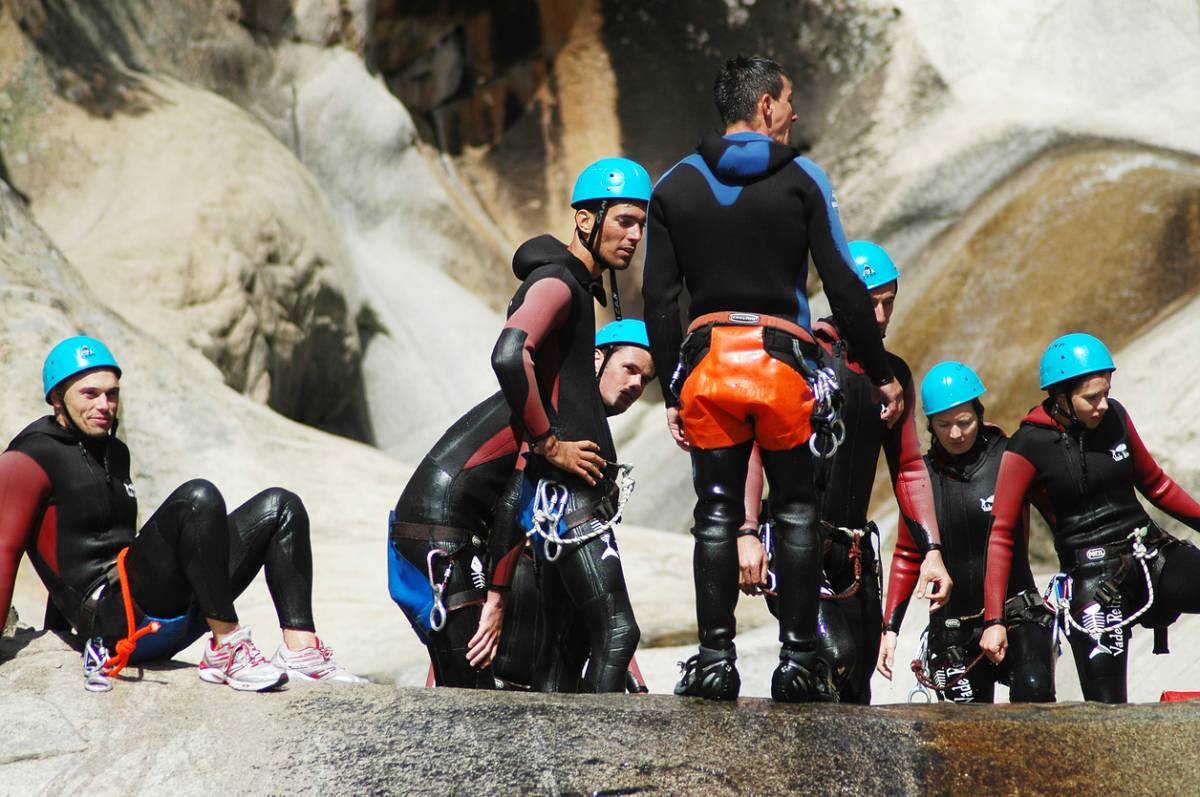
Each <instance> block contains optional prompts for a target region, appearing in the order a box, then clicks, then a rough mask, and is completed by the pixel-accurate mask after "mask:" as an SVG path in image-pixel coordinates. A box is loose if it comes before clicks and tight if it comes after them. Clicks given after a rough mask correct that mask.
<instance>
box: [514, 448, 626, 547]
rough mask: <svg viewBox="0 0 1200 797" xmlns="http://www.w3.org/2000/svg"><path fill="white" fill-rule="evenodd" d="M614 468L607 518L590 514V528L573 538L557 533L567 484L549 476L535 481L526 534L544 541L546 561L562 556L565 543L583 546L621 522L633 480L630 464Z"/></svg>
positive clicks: (566, 501)
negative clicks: (612, 504) (612, 506)
mask: <svg viewBox="0 0 1200 797" xmlns="http://www.w3.org/2000/svg"><path fill="white" fill-rule="evenodd" d="M616 467H617V475H616V478H615V479H614V480H613V481H615V482H616V485H617V506H616V508H615V509H614V510H613V512H612V514H611V515H610V516H609V517H608V519H607V520H601V519H600V518H598V517H594V516H593V517H592V518H591V519H590V525H591V527H592V529H591V531H588V532H586V533H584V534H580V535H578V536H575V537H563V536H561V535H560V534H559V528H560V526H561V525H563V518H564V516H565V515H566V511H567V505H568V504H570V502H571V491H570V490H568V489H567V487H566V485H564V484H561V483H559V482H556V481H553V480H551V479H541V480H539V481H538V485H537V491H536V492H535V494H534V497H533V526H532V527H531V528H530V529H529V530H528V531H527V532H526V533H525V535H526V537H528V538H530V539H532V540H534V541H536V538H538V537H540V538H541V539H542V540H543V550H544V551H545V554H546V561H548V562H554V561H557V560H558V558H559V557H560V556H562V553H563V550H564V549H565V548H566V546H568V545H583V544H584V543H585V542H589V541H591V540H594V539H596V538H597V537H600V536H602V535H604V534H607V533H608V532H609V531H612V529H613V527H614V526H616V525H617V524H618V523H620V522H621V516H622V515H623V514H624V512H625V505H626V504H627V503H628V502H629V497H630V496H631V495H633V490H634V487H635V486H636V482H634V480H633V479H632V478H631V477H630V475H629V472H630V471H631V470H633V467H632V466H631V465H621V464H618V465H617V466H616ZM607 500H608V499H607V498H604V499H601V501H600V502H598V503H603V502H605V501H607ZM574 514H578V513H574ZM564 531H568V532H569V531H570V527H568V528H566V529H564Z"/></svg>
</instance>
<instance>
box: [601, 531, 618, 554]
mask: <svg viewBox="0 0 1200 797" xmlns="http://www.w3.org/2000/svg"><path fill="white" fill-rule="evenodd" d="M603 539H604V553H602V554H600V561H604V560H605V559H607V558H608V557H610V556H613V557H616V558H617V559H618V560H619V559H620V558H621V554H620V553H618V552H617V548H616V546H615V545H613V535H612V532H611V531H610V532H609V533H608V534H605V535H604V537H603Z"/></svg>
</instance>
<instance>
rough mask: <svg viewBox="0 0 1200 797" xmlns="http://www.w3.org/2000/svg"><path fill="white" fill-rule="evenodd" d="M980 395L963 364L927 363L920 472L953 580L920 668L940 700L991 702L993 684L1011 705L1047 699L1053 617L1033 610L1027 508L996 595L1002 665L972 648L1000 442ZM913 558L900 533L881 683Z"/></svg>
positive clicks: (1037, 600)
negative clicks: (926, 438)
mask: <svg viewBox="0 0 1200 797" xmlns="http://www.w3.org/2000/svg"><path fill="white" fill-rule="evenodd" d="M986 390H987V388H985V387H984V385H983V382H981V381H980V379H979V377H978V376H977V375H976V374H975V372H974V371H973V370H971V368H970V367H969V366H966V365H964V364H962V363H959V362H954V361H946V362H941V363H938V364H937V365H935V366H933V368H931V369H930V370H929V373H928V374H926V375H925V379H924V381H922V383H921V406H922V409H923V410H924V412H925V417H926V418H927V419H928V421H929V431H930V434H931V435H932V436H933V443H932V444H931V445H930V447H929V452H928V453H927V454H926V455H925V460H924V467H925V468H927V470H928V474H929V478H930V479H931V480H932V482H933V499H934V506H935V507H936V511H937V523H938V529H939V530H940V531H941V538H942V555H943V557H944V559H945V562H946V567H947V568H948V569H949V570H950V577H951V578H952V579H954V594H953V596H951V598H950V600H949V602H948V603H947V604H946V605H945V606H944V607H943V608H941V609H940V610H938V611H934V612H931V613H930V615H929V627H928V629H926V650H925V657H924V661H923V662H922V665H923V667H924V671H923V672H924V675H925V677H926V678H927V680H929V682H930V683H933V684H934V685H935V686H936V687H937V689H936V691H937V695H938V699H939V700H941V699H947V700H951V701H953V702H955V703H991V702H993V701H994V699H995V690H996V683H997V682H1000V683H1003V684H1006V685H1008V686H1009V687H1010V689H1009V700H1010V701H1011V702H1013V703H1023V702H1035V703H1042V702H1052V701H1053V700H1054V659H1055V656H1054V651H1053V642H1052V640H1051V633H1050V629H1051V623H1052V619H1053V617H1052V615H1051V614H1050V613H1049V612H1048V611H1047V610H1046V608H1045V606H1044V605H1043V604H1042V596H1041V594H1040V593H1039V592H1038V591H1037V589H1036V586H1035V584H1034V581H1033V573H1032V572H1031V571H1030V569H1029V557H1028V554H1027V551H1028V540H1029V527H1028V523H1027V520H1028V514H1027V513H1028V509H1027V508H1026V509H1025V510H1024V511H1023V513H1022V517H1021V527H1020V534H1018V536H1017V539H1016V540H1015V541H1014V542H1015V547H1016V550H1015V552H1014V553H1015V555H1014V557H1013V560H1014V563H1015V565H1016V566H1014V567H1013V568H1012V572H1011V574H1010V576H1009V579H1008V587H1007V589H1006V590H1005V601H1004V623H1005V625H1006V626H1007V628H1008V637H1009V642H1010V647H1009V655H1008V656H1007V657H1006V658H1005V660H1004V663H1003V664H1000V665H995V664H992V663H991V662H989V661H987V660H986V659H984V657H983V655H982V651H981V650H980V648H979V637H980V635H981V634H982V633H983V577H984V565H985V564H986V561H987V540H988V532H989V529H990V528H991V524H992V523H991V521H992V512H991V510H992V502H993V497H994V495H995V492H996V477H997V475H998V474H999V472H1000V460H1001V457H1002V456H1003V454H1004V451H1005V448H1006V446H1007V444H1008V437H1007V436H1006V435H1005V434H1004V432H1003V431H1002V430H1001V429H1000V428H999V427H997V426H992V425H990V424H985V423H984V421H983V412H984V409H983V402H982V401H980V399H979V397H980V396H982V395H983V394H984V393H985V392H986ZM918 556H919V553H918V548H917V546H916V545H915V544H914V542H913V539H912V536H911V535H909V534H908V533H907V530H906V529H901V531H900V533H899V534H898V535H897V539H896V553H895V556H894V557H893V558H892V569H891V575H890V577H889V579H888V600H887V612H886V617H887V625H886V633H885V634H884V639H883V645H882V648H881V650H880V651H879V665H878V668H879V672H880V673H882V674H883V676H884V677H886V678H887V679H888V680H891V678H892V665H893V662H894V658H895V651H896V637H897V635H898V634H899V633H900V624H901V623H902V622H903V620H904V612H905V609H906V607H907V605H908V599H909V596H910V595H911V594H912V589H913V585H914V582H915V577H914V572H915V568H914V567H913V566H912V564H911V563H912V562H913V561H914V560H915V559H916V558H917V557H918Z"/></svg>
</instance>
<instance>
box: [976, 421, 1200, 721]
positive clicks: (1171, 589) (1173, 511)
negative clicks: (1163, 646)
mask: <svg viewBox="0 0 1200 797" xmlns="http://www.w3.org/2000/svg"><path fill="white" fill-rule="evenodd" d="M1050 407H1051V404H1050V401H1049V400H1047V401H1046V402H1045V403H1043V404H1042V405H1041V406H1038V407H1035V408H1034V409H1033V410H1031V411H1030V412H1029V414H1028V415H1027V416H1026V417H1025V420H1023V421H1022V422H1021V428H1020V429H1019V430H1018V431H1017V433H1016V434H1015V435H1013V438H1012V440H1011V441H1010V442H1009V445H1008V450H1007V451H1006V452H1005V454H1004V457H1003V459H1002V461H1001V465H1000V474H999V476H998V479H997V483H996V498H995V502H994V505H993V510H992V513H993V516H994V521H993V524H992V531H991V536H990V538H989V541H988V559H987V577H986V583H985V593H984V618H985V622H986V623H989V624H990V623H993V622H996V621H998V620H999V618H1000V617H1001V615H1002V612H1003V608H1004V600H1005V597H1006V594H1007V584H1008V581H1009V575H1010V572H1011V571H1012V568H1013V566H1014V561H1019V560H1018V559H1017V557H1018V556H1019V554H1020V549H1019V546H1018V544H1017V540H1018V538H1019V536H1020V534H1019V533H1018V529H1020V517H1021V507H1022V502H1023V499H1024V497H1025V495H1026V494H1027V493H1028V494H1030V496H1031V497H1032V498H1034V499H1035V505H1037V506H1038V508H1039V509H1040V510H1042V511H1043V515H1044V516H1045V517H1046V521H1047V523H1049V524H1050V529H1051V531H1052V532H1053V534H1054V547H1055V550H1056V551H1057V552H1058V558H1059V564H1060V566H1061V567H1062V569H1063V571H1064V572H1066V573H1068V574H1070V575H1071V576H1072V578H1073V581H1074V583H1073V588H1072V600H1071V611H1072V614H1073V615H1074V616H1075V618H1076V620H1078V621H1079V622H1081V624H1083V625H1088V624H1089V623H1095V627H1097V628H1099V627H1105V626H1109V625H1113V624H1115V623H1119V622H1121V621H1122V620H1123V619H1124V618H1125V617H1127V616H1129V615H1130V614H1131V613H1132V612H1134V611H1136V610H1137V609H1139V608H1140V607H1141V606H1143V605H1144V604H1145V602H1146V599H1147V592H1146V585H1145V579H1144V577H1143V574H1142V572H1141V567H1140V566H1138V565H1137V564H1135V563H1132V562H1131V560H1130V559H1129V558H1128V557H1129V553H1130V542H1129V540H1128V539H1127V538H1128V536H1129V535H1130V533H1131V532H1133V531H1134V530H1135V529H1137V528H1139V527H1143V526H1150V527H1151V538H1150V540H1149V541H1150V546H1151V548H1155V547H1157V548H1158V555H1157V556H1156V557H1155V558H1154V559H1153V560H1151V563H1152V565H1153V571H1154V572H1153V574H1152V575H1153V578H1154V593H1155V594H1154V597H1155V600H1154V608H1153V609H1152V610H1151V612H1150V613H1149V614H1148V615H1145V616H1144V617H1143V618H1142V622H1143V624H1145V625H1154V626H1158V625H1167V624H1169V623H1170V622H1171V621H1172V620H1173V619H1174V618H1175V617H1177V616H1178V613H1179V612H1189V613H1191V612H1200V581H1198V580H1197V579H1196V578H1195V573H1196V572H1200V551H1197V550H1196V549H1195V548H1194V547H1192V546H1191V545H1190V544H1186V543H1178V542H1175V541H1174V540H1172V539H1171V538H1170V537H1167V536H1166V535H1165V534H1161V532H1159V531H1158V530H1157V529H1156V528H1153V524H1152V523H1151V520H1150V518H1149V516H1148V515H1147V514H1146V512H1145V510H1144V509H1143V508H1142V505H1141V503H1140V502H1139V501H1138V499H1137V495H1136V493H1137V492H1140V493H1141V494H1142V495H1143V496H1145V497H1146V498H1147V499H1148V500H1149V501H1150V502H1151V503H1153V504H1154V505H1155V506H1157V507H1158V508H1159V509H1161V510H1163V511H1164V512H1167V513H1168V514H1170V515H1171V516H1173V517H1175V518H1176V519H1178V520H1179V521H1180V522H1182V523H1185V524H1186V525H1188V526H1189V527H1191V528H1193V529H1200V504H1197V503H1196V501H1194V500H1193V499H1192V498H1191V496H1189V495H1188V494H1187V493H1186V492H1184V490H1183V489H1182V488H1181V487H1180V486H1179V485H1178V484H1176V483H1175V482H1174V481H1172V479H1171V478H1170V477H1169V476H1167V474H1166V473H1164V472H1163V470H1162V468H1160V467H1159V466H1158V463H1157V462H1155V461H1154V458H1153V457H1152V456H1151V455H1150V452H1149V451H1148V450H1147V449H1146V446H1145V445H1144V444H1143V443H1142V440H1141V438H1140V437H1138V434H1137V430H1136V429H1135V428H1134V426H1133V422H1132V421H1131V419H1130V418H1129V414H1128V412H1127V411H1126V410H1125V408H1124V407H1123V406H1122V405H1121V404H1119V403H1118V402H1116V401H1114V400H1112V399H1109V411H1108V412H1107V413H1106V414H1105V416H1104V418H1103V419H1102V420H1101V422H1100V425H1099V426H1097V427H1096V428H1095V429H1094V430H1091V431H1088V430H1086V429H1084V428H1083V427H1082V426H1074V427H1071V428H1068V427H1066V426H1064V425H1063V424H1061V423H1059V422H1058V421H1057V420H1056V419H1055V418H1054V417H1052V416H1051V414H1050ZM1106 583H1110V584H1112V586H1113V587H1115V591H1116V592H1117V593H1119V594H1118V595H1116V596H1111V597H1113V599H1112V600H1111V601H1107V602H1106V601H1105V600H1104V599H1103V597H1101V596H1103V595H1104V589H1103V588H1104V585H1105V584H1106ZM1098 591H1100V595H1099V596H1098V594H1097V593H1098ZM1098 597H1100V598H1101V599H1100V600H1098ZM1129 635H1130V630H1129V628H1128V627H1126V628H1124V629H1121V630H1120V631H1119V632H1111V633H1109V634H1104V635H1102V637H1101V640H1100V643H1099V644H1095V643H1094V642H1093V640H1092V638H1091V637H1089V636H1088V635H1086V634H1082V633H1072V634H1071V636H1070V640H1071V648H1072V651H1073V653H1074V656H1075V663H1076V667H1077V669H1078V671H1079V675H1080V683H1081V685H1082V687H1083V694H1084V698H1085V699H1087V700H1100V701H1103V702H1124V700H1125V697H1126V688H1125V686H1126V681H1125V679H1126V667H1125V660H1126V657H1125V656H1124V651H1125V650H1126V649H1127V644H1128V639H1129Z"/></svg>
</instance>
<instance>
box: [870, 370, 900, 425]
mask: <svg viewBox="0 0 1200 797" xmlns="http://www.w3.org/2000/svg"><path fill="white" fill-rule="evenodd" d="M875 398H876V399H877V400H878V401H879V403H880V404H882V405H883V409H882V410H880V412H879V417H880V418H882V419H883V422H884V423H886V424H887V426H888V428H889V429H891V428H892V427H893V426H895V425H896V421H898V420H900V415H901V414H902V413H903V412H904V388H902V387H900V383H899V382H898V381H897V380H896V379H892V381H891V382H888V383H887V384H885V385H878V386H876V388H875Z"/></svg>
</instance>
